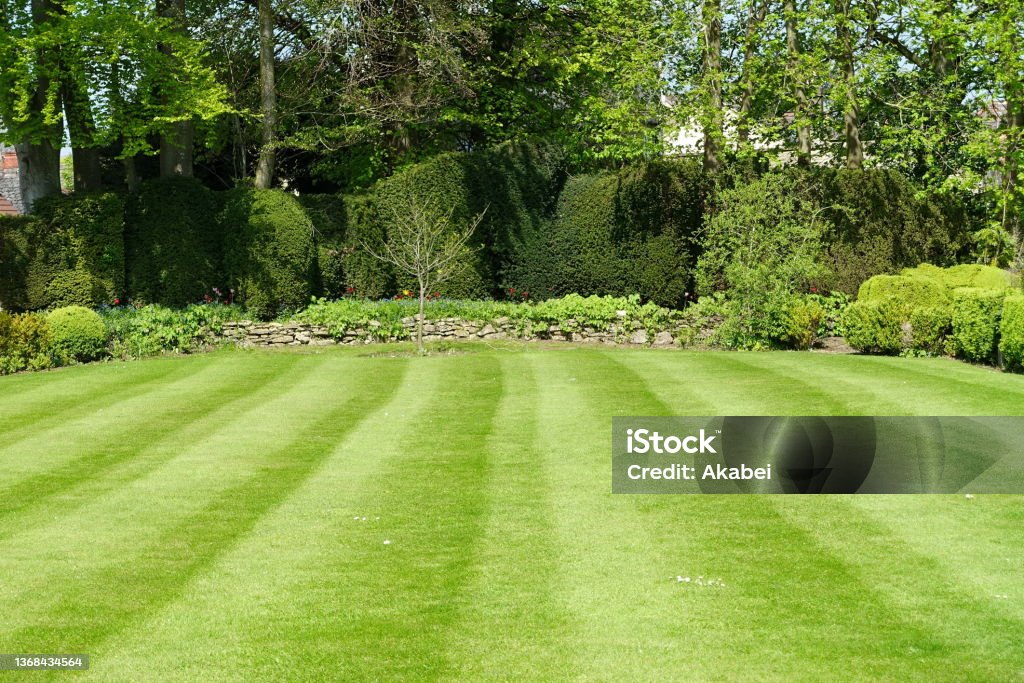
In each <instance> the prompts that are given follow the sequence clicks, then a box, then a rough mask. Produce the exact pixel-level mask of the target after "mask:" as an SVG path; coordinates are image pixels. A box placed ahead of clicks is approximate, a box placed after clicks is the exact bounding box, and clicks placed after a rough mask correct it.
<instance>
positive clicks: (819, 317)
mask: <svg viewBox="0 0 1024 683" xmlns="http://www.w3.org/2000/svg"><path fill="white" fill-rule="evenodd" d="M825 317H826V310H825V307H824V306H822V305H821V303H819V302H818V301H817V300H815V299H812V298H810V297H801V298H798V299H796V300H795V301H793V302H792V303H791V304H790V307H789V320H788V327H787V329H786V335H785V337H784V338H783V341H785V342H787V343H788V344H789V345H790V346H791V347H792V348H794V349H798V350H806V349H809V348H811V344H812V343H813V342H814V340H815V339H816V338H817V335H818V330H819V329H820V328H821V324H822V322H823V321H824V320H825Z"/></svg>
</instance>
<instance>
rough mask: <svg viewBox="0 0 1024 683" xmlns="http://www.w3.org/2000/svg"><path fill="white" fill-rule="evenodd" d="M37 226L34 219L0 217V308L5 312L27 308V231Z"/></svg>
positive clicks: (28, 217) (36, 220) (31, 217)
mask: <svg viewBox="0 0 1024 683" xmlns="http://www.w3.org/2000/svg"><path fill="white" fill-rule="evenodd" d="M35 222H38V219H37V218H36V217H34V216H0V307H2V308H6V309H8V310H15V311H20V310H25V309H26V308H28V291H27V279H28V268H29V258H28V242H27V239H26V236H27V235H28V234H29V233H30V232H33V231H32V229H31V228H30V227H29V226H30V225H31V224H33V223H35Z"/></svg>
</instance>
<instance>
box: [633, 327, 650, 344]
mask: <svg viewBox="0 0 1024 683" xmlns="http://www.w3.org/2000/svg"><path fill="white" fill-rule="evenodd" d="M629 343H630V344H646V343H647V330H637V331H636V332H634V333H633V335H632V336H631V337H630V338H629Z"/></svg>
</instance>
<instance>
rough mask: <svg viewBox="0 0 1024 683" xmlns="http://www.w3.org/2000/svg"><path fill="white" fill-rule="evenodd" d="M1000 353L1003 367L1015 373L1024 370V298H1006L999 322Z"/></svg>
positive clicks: (1018, 296) (1015, 296) (1019, 296)
mask: <svg viewBox="0 0 1024 683" xmlns="http://www.w3.org/2000/svg"><path fill="white" fill-rule="evenodd" d="M999 334H1000V339H999V353H1000V354H1001V355H1002V357H1003V367H1005V368H1006V369H1007V370H1011V371H1013V372H1021V371H1022V370H1024V296H1021V295H1019V294H1018V295H1013V296H1008V297H1006V301H1004V302H1003V315H1002V319H1001V320H1000V321H999Z"/></svg>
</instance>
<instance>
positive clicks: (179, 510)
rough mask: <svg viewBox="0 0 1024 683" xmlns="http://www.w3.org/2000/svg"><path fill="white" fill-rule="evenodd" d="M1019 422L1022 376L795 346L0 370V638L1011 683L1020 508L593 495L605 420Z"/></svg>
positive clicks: (192, 661) (403, 668) (14, 647)
mask: <svg viewBox="0 0 1024 683" xmlns="http://www.w3.org/2000/svg"><path fill="white" fill-rule="evenodd" d="M363 353H365V352H363ZM1022 411H1024V377H1019V376H1012V375H1006V374H1000V373H996V372H992V371H989V370H986V369H981V368H976V367H970V366H967V365H962V364H958V363H955V362H952V361H948V360H911V359H888V358H867V357H854V356H829V355H819V354H796V353H763V354H743V353H703V354H699V353H682V352H656V351H625V350H600V349H592V348H588V349H567V348H563V349H557V350H556V349H536V348H534V349H532V350H523V349H520V348H507V349H485V348H484V347H472V349H471V352H468V353H464V354H462V355H450V356H434V357H429V358H413V357H369V356H366V355H360V353H359V352H355V351H352V350H340V349H332V350H325V351H323V352H320V353H314V352H306V353H270V352H240V351H236V352H222V353H214V354H210V355H204V356H196V357H190V358H177V359H173V358H169V359H156V360H150V361H141V362H135V363H127V364H121V363H110V364H102V365H95V366H86V367H79V368H71V369H67V370H64V371H59V372H50V373H40V374H33V375H20V376H15V377H6V378H0V463H2V470H0V473H2V474H0V604H2V605H3V606H4V609H2V610H0V652H10V653H14V652H32V653H47V652H54V653H56V652H64V653H71V652H75V653H88V654H89V655H90V656H91V658H92V666H91V669H90V670H89V671H88V672H86V673H75V674H64V676H65V677H68V678H71V677H72V676H73V677H74V678H75V679H76V680H91V679H95V680H119V681H144V680H196V681H200V680H202V681H217V680H275V681H276V680H382V679H390V680H394V679H408V680H424V679H426V680H429V679H446V680H466V679H471V680H475V679H500V680H522V679H546V680H564V679H584V680H615V681H622V680H667V679H689V680H702V681H703V680H744V681H746V680H886V679H890V680H928V681H942V680H951V681H969V680H977V681H994V680H1024V645H1022V644H1024V504H1022V499H1021V498H1020V497H1015V496H978V497H977V498H975V499H965V498H964V497H962V496H902V497H900V496H892V497H888V496H874V497H872V496H864V497H840V496H835V497H816V498H804V497H778V496H761V497H758V496H650V497H628V496H612V495H611V494H610V472H609V467H608V465H609V457H610V453H609V427H610V416H612V415H630V414H632V415H652V414H698V415H718V414H779V415H785V414H797V415H802V414H834V415H841V414H879V415H886V414H893V415H897V414H925V415H1016V414H1024V413H1022ZM677 575H685V576H690V577H693V578H694V579H695V578H696V577H698V576H703V577H706V578H709V579H711V578H713V579H721V580H722V581H723V582H724V584H725V585H724V587H716V588H706V587H700V586H697V585H696V584H695V583H693V582H692V583H690V584H681V583H677V582H676V581H675V577H676V576H677ZM2 677H3V674H0V678H2ZM34 677H35V678H39V679H40V680H43V679H47V678H49V677H52V678H60V677H61V674H39V675H37V676H34Z"/></svg>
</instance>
